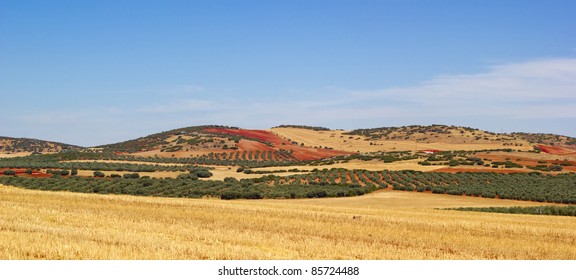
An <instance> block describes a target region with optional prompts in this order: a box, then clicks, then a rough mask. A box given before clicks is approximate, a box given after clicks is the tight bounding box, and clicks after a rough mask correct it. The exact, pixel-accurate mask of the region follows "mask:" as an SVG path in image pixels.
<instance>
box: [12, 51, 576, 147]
mask: <svg viewBox="0 0 576 280" xmlns="http://www.w3.org/2000/svg"><path fill="white" fill-rule="evenodd" d="M172 89H173V91H170V90H168V89H166V90H163V92H173V93H177V94H166V95H162V98H160V99H158V98H156V99H154V100H149V101H147V100H144V99H139V101H138V103H137V104H132V105H131V106H122V104H116V105H115V106H116V107H110V106H103V105H102V106H96V107H92V108H89V109H86V108H84V109H81V110H80V109H76V108H74V109H67V110H54V111H43V112H36V113H31V112H27V113H25V114H24V113H22V114H13V115H11V117H10V118H11V119H13V120H16V122H17V123H19V124H20V125H21V127H27V129H26V131H27V132H29V133H28V134H31V131H32V132H34V133H36V132H40V131H43V134H44V135H47V137H49V138H50V139H53V140H60V141H63V142H69V143H72V144H79V145H96V144H105V143H110V142H114V141H121V140H128V139H131V138H136V137H139V136H143V135H146V134H147V133H148V134H149V133H154V132H157V131H162V130H167V129H174V128H178V127H184V126H192V125H205V124H222V125H232V126H240V127H246V128H269V127H272V126H276V125H280V124H305V125H321V126H327V127H331V128H366V127H376V126H390V125H404V124H431V123H445V124H455V125H466V126H472V127H478V128H481V129H487V130H492V131H500V130H501V129H503V130H506V131H538V132H553V133H559V134H564V135H570V136H576V135H575V134H574V133H576V132H575V131H574V125H573V124H574V123H576V59H547V60H534V61H527V62H521V63H509V64H499V65H494V66H492V67H489V68H487V70H486V71H485V72H483V73H477V74H466V75H442V76H438V77H435V78H432V79H430V80H427V81H424V82H422V83H420V84H418V85H415V86H412V87H402V88H383V89H374V90H354V89H343V88H331V87H326V88H320V89H316V90H311V89H301V90H299V91H298V93H297V94H296V97H295V96H294V95H290V94H286V93H285V92H284V93H283V94H278V95H275V96H272V97H271V98H268V99H262V98H260V99H259V98H257V97H256V96H255V95H250V94H234V95H230V94H225V95H221V94H218V90H216V89H204V88H201V87H197V86H194V85H190V86H174V87H172ZM157 92H158V93H159V95H160V94H161V91H157ZM186 92H188V93H195V94H194V96H192V97H193V98H190V97H191V96H190V95H186V94H185V93H186ZM196 93H201V94H196ZM534 124H537V125H538V127H534ZM548 124H552V125H548ZM35 127H36V128H35ZM11 129H12V130H9V129H8V127H4V129H3V130H4V131H6V132H4V134H6V135H16V136H17V135H18V134H16V133H17V132H18V131H17V129H18V127H11ZM548 129H553V130H548ZM11 131H12V132H11ZM23 136H28V137H42V135H23Z"/></svg>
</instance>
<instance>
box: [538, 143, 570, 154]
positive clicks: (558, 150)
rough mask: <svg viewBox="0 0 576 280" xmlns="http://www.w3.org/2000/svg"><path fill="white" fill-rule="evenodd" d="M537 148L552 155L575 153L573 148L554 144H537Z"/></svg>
mask: <svg viewBox="0 0 576 280" xmlns="http://www.w3.org/2000/svg"><path fill="white" fill-rule="evenodd" d="M538 148H539V149H540V150H541V151H542V152H544V153H547V154H552V155H568V154H576V151H574V150H570V149H566V148H561V147H554V146H548V145H538Z"/></svg>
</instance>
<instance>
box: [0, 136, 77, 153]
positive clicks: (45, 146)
mask: <svg viewBox="0 0 576 280" xmlns="http://www.w3.org/2000/svg"><path fill="white" fill-rule="evenodd" d="M78 149H82V147H80V146H75V145H70V144H64V143H58V142H52V141H45V140H38V139H30V138H12V137H1V136H0V153H3V154H16V153H58V152H62V151H70V150H78Z"/></svg>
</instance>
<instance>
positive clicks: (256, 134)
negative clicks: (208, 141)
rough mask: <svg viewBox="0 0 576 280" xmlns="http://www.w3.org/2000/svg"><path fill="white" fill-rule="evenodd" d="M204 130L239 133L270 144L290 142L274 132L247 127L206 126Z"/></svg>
mask: <svg viewBox="0 0 576 280" xmlns="http://www.w3.org/2000/svg"><path fill="white" fill-rule="evenodd" d="M204 131H206V132H211V133H223V134H230V135H239V136H243V137H247V138H254V139H258V140H260V141H263V142H270V143H271V144H274V145H276V144H280V145H281V144H282V143H285V144H291V143H290V142H288V141H286V140H284V139H282V138H280V137H279V136H277V135H276V134H273V133H271V132H268V131H265V130H248V129H228V128H207V129H204Z"/></svg>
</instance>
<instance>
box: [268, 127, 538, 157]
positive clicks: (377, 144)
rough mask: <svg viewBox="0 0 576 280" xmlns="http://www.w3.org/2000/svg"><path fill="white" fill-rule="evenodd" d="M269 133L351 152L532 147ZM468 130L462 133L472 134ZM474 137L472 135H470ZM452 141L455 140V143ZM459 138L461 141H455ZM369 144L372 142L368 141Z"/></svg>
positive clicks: (283, 130)
mask: <svg viewBox="0 0 576 280" xmlns="http://www.w3.org/2000/svg"><path fill="white" fill-rule="evenodd" d="M270 131H271V132H273V133H275V134H277V135H279V136H281V137H283V138H286V139H290V140H292V141H296V142H298V143H304V145H306V146H312V147H314V146H322V147H331V148H333V149H336V150H342V151H350V152H379V151H415V150H430V149H437V150H442V151H447V150H453V151H457V150H488V149H506V148H510V146H504V145H503V144H504V143H505V142H514V143H519V144H520V143H521V144H522V146H518V147H514V149H516V150H518V149H520V150H532V146H530V145H529V144H528V142H526V141H492V142H489V143H480V144H478V143H476V144H475V143H472V142H478V141H471V140H470V139H468V142H470V143H459V142H462V141H465V140H461V139H462V137H461V136H460V135H456V134H450V136H451V137H453V138H448V137H447V136H442V137H441V138H438V139H436V138H435V139H434V142H430V143H426V142H416V141H414V140H406V141H390V140H369V141H367V140H366V137H364V136H360V135H345V134H344V133H346V132H347V131H339V130H331V131H314V130H310V129H301V128H284V127H275V128H272V129H270ZM468 134H470V133H469V132H467V133H466V134H464V136H469V137H471V135H468ZM471 138H473V137H471ZM455 140H457V141H456V142H455ZM458 140H461V141H458ZM370 143H372V145H371V144H370Z"/></svg>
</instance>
